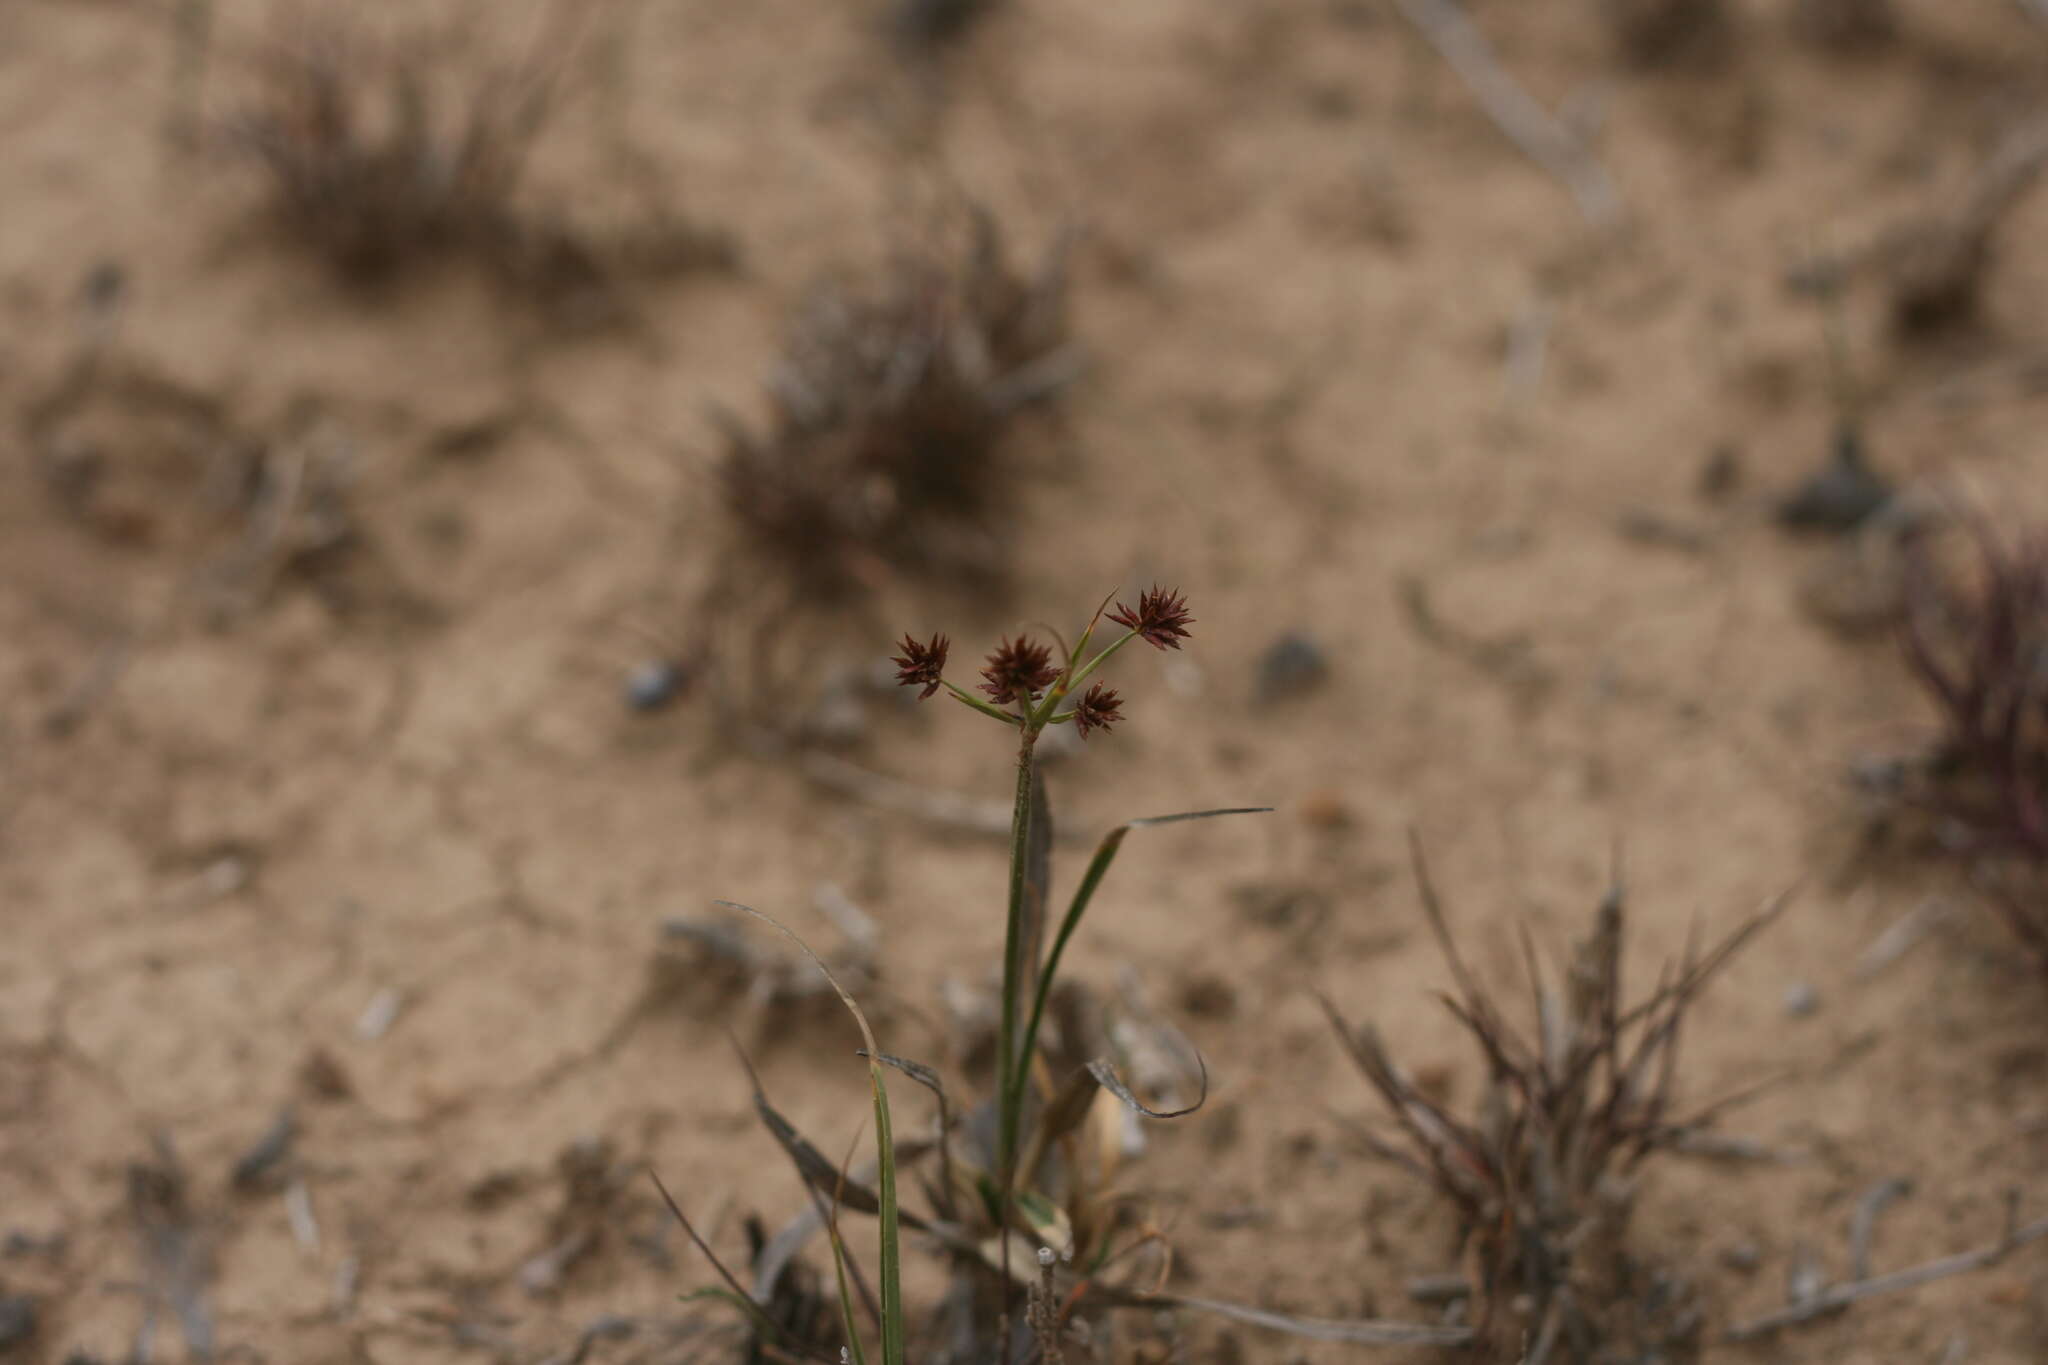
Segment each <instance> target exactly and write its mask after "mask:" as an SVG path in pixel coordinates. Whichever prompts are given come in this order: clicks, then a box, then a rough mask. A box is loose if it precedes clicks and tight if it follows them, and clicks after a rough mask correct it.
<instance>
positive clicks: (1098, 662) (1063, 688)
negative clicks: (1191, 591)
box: [1031, 630, 1138, 725]
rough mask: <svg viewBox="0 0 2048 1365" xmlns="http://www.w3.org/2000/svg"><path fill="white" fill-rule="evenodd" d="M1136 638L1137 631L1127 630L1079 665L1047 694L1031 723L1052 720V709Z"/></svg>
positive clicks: (1038, 723) (1042, 722)
mask: <svg viewBox="0 0 2048 1365" xmlns="http://www.w3.org/2000/svg"><path fill="white" fill-rule="evenodd" d="M1137 638H1138V632H1137V631H1135V630H1127V631H1125V632H1124V633H1123V634H1122V635H1119V636H1118V637H1117V638H1116V639H1114V640H1112V641H1110V642H1109V643H1108V644H1106V645H1104V646H1103V647H1102V652H1101V653H1100V654H1098V655H1096V656H1095V657H1094V658H1092V659H1090V660H1089V661H1088V662H1087V663H1085V664H1083V665H1081V667H1080V669H1079V671H1077V672H1076V673H1075V674H1074V675H1073V676H1072V677H1069V678H1064V679H1062V680H1061V681H1060V684H1059V686H1057V687H1055V688H1053V690H1052V691H1051V692H1050V693H1049V694H1047V696H1046V699H1045V704H1044V705H1043V706H1041V707H1040V708H1039V712H1038V714H1036V715H1034V716H1033V717H1032V718H1031V719H1032V722H1033V723H1034V724H1037V725H1044V724H1045V723H1046V722H1048V721H1050V720H1051V719H1052V718H1053V708H1055V707H1056V706H1058V705H1059V704H1060V703H1061V702H1062V701H1065V700H1066V699H1067V698H1068V697H1069V696H1071V695H1073V692H1074V689H1076V688H1078V687H1079V686H1080V685H1081V684H1082V683H1084V682H1086V681H1088V675H1089V674H1091V673H1093V672H1094V671H1095V670H1096V669H1098V668H1100V667H1102V666H1103V665H1104V664H1106V663H1108V662H1109V656H1110V655H1112V654H1114V653H1116V652H1117V651H1118V650H1120V649H1122V648H1123V647H1124V646H1125V645H1127V644H1129V643H1130V642H1131V641H1133V640H1135V639H1137Z"/></svg>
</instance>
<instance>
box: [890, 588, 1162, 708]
mask: <svg viewBox="0 0 2048 1365" xmlns="http://www.w3.org/2000/svg"><path fill="white" fill-rule="evenodd" d="M1107 605H1108V603H1107V601H1105V602H1104V604H1103V606H1105V607H1106V606H1107ZM1102 619H1103V616H1102V608H1101V607H1098V608H1096V618H1095V620H1093V621H1090V622H1089V624H1088V629H1087V630H1086V631H1084V632H1083V633H1082V636H1081V639H1080V643H1079V644H1078V645H1077V646H1076V647H1075V649H1076V651H1077V652H1076V653H1075V654H1070V655H1069V656H1068V658H1067V660H1066V662H1065V664H1064V665H1061V664H1056V663H1055V662H1053V655H1052V649H1051V647H1050V646H1048V645H1043V644H1040V643H1039V642H1038V641H1036V640H1033V639H1032V638H1031V637H1030V636H1028V635H1019V636H1018V637H1017V638H1015V639H1014V640H1013V639H1010V638H1009V637H1007V636H1005V637H1004V639H1003V641H1002V643H1001V644H999V645H997V646H996V648H995V650H994V651H993V652H991V653H990V654H989V656H988V658H987V660H986V661H985V662H984V663H983V664H982V667H981V677H982V681H981V684H980V688H981V691H983V692H985V693H987V694H988V698H989V700H988V702H986V703H984V702H981V701H978V700H976V699H975V698H973V697H971V696H969V695H968V694H966V693H965V692H962V691H961V690H960V689H959V688H957V687H954V686H953V685H952V684H951V683H949V682H947V681H946V655H947V651H948V650H949V649H950V647H951V642H950V641H949V640H947V639H946V637H945V636H943V635H934V636H932V637H931V639H930V640H928V641H924V642H922V643H920V642H919V641H918V639H917V637H916V636H914V635H905V636H904V637H903V640H902V642H901V643H900V644H899V645H898V646H897V648H898V649H900V650H902V653H900V654H897V655H896V656H894V657H893V658H892V659H891V660H890V662H891V663H893V664H895V665H896V681H897V682H898V683H900V684H901V685H902V686H904V687H915V688H917V689H919V691H918V699H919V700H920V701H922V700H925V699H926V698H929V697H931V696H932V695H934V694H935V693H937V692H938V690H939V689H940V688H942V687H944V688H950V689H951V690H952V691H953V693H954V695H955V696H956V697H957V698H958V699H959V700H961V701H964V702H967V703H968V704H969V705H971V706H973V707H974V708H975V709H977V710H980V711H986V712H989V713H990V714H991V715H994V716H995V717H996V718H997V719H999V720H1004V721H1007V722H1009V723H1010V724H1012V725H1021V726H1023V727H1024V728H1025V730H1026V731H1027V732H1028V734H1030V735H1034V736H1035V735H1036V734H1037V733H1038V732H1039V731H1040V730H1042V729H1044V728H1045V727H1046V726H1047V725H1048V724H1057V723H1058V722H1061V721H1066V720H1071V721H1073V722H1074V732H1075V733H1076V734H1077V735H1079V736H1080V737H1081V738H1082V739H1086V738H1088V737H1089V736H1090V735H1091V734H1095V733H1098V732H1105V731H1108V730H1109V729H1111V728H1112V727H1114V726H1115V725H1116V723H1117V722H1118V721H1119V720H1121V719H1123V705H1124V703H1123V698H1122V697H1120V696H1119V695H1117V690H1116V689H1115V688H1114V687H1110V686H1108V685H1106V684H1104V683H1102V682H1099V681H1097V682H1092V683H1090V684H1089V687H1088V690H1087V691H1086V692H1083V693H1081V694H1080V696H1078V697H1076V698H1074V699H1073V701H1072V704H1071V705H1070V706H1069V707H1068V708H1067V709H1066V710H1064V711H1062V710H1060V709H1059V703H1060V702H1061V701H1062V700H1064V699H1066V698H1067V697H1068V693H1069V690H1070V689H1077V688H1079V687H1080V685H1081V684H1082V683H1083V682H1086V681H1087V680H1088V677H1089V675H1090V674H1092V673H1093V672H1094V671H1095V669H1096V668H1097V667H1098V666H1099V665H1100V664H1101V663H1102V662H1103V661H1104V660H1106V659H1107V658H1108V657H1109V656H1110V655H1111V654H1114V653H1115V652H1116V651H1117V650H1118V649H1120V648H1122V647H1123V646H1124V645H1126V644H1128V643H1130V642H1131V641H1132V640H1144V641H1146V642H1147V643H1149V644H1151V645H1152V646H1153V647H1154V648H1155V649H1179V648H1180V642H1181V641H1182V640H1185V639H1187V638H1189V636H1190V634H1191V632H1190V631H1189V630H1188V627H1189V626H1190V625H1192V624H1193V623H1194V619H1195V618H1194V617H1193V616H1191V615H1189V614H1188V604H1187V599H1186V598H1185V597H1182V596H1181V595H1180V593H1178V592H1175V591H1170V590H1168V589H1165V588H1161V587H1159V586H1158V585H1156V584H1155V585H1153V586H1152V587H1151V588H1149V589H1147V590H1146V591H1145V592H1143V593H1140V594H1139V595H1138V605H1137V606H1136V607H1135V608H1133V607H1129V606H1126V605H1124V604H1123V603H1122V602H1119V603H1117V604H1116V610H1115V611H1113V612H1111V613H1109V616H1108V620H1109V621H1111V622H1112V623H1113V624H1115V625H1119V626H1122V627H1123V628H1124V632H1125V633H1124V634H1123V635H1121V636H1119V637H1118V638H1117V639H1116V640H1114V641H1112V642H1110V643H1109V644H1108V645H1105V646H1102V648H1101V652H1100V653H1099V654H1098V655H1096V656H1095V658H1094V659H1092V660H1085V661H1084V659H1083V658H1081V657H1079V656H1080V655H1083V654H1085V653H1086V652H1087V646H1088V644H1089V642H1090V641H1091V640H1093V638H1094V635H1095V630H1096V627H1097V626H1098V625H1099V624H1100V622H1101V621H1102ZM1048 697H1051V698H1053V701H1052V702H1051V703H1050V704H1047V705H1043V706H1041V705H1040V703H1044V702H1046V699H1047V698H1048ZM997 707H1015V708H1017V709H1016V710H1015V711H1010V712H1005V711H998V710H996V709H995V708H997ZM1034 708H1035V709H1034Z"/></svg>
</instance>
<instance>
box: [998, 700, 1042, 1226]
mask: <svg viewBox="0 0 2048 1365" xmlns="http://www.w3.org/2000/svg"><path fill="white" fill-rule="evenodd" d="M1037 742H1038V730H1037V729H1036V728H1035V727H1033V726H1031V725H1028V724H1027V725H1025V726H1024V737H1023V742H1022V743H1021V744H1019V745H1018V748H1017V804H1016V808H1015V809H1014V811H1013V812H1012V813H1011V816H1010V908H1009V916H1008V919H1007V920H1006V922H1005V924H1004V927H1003V1010H1002V1017H1001V1019H1000V1020H998V1022H997V1038H996V1095H997V1100H998V1103H997V1113H996V1132H997V1143H996V1173H997V1177H998V1188H999V1189H1000V1190H1001V1192H1002V1193H1001V1203H1002V1207H1001V1208H1000V1209H999V1210H998V1214H999V1215H1000V1217H1001V1219H1002V1226H1003V1227H1005V1228H1007V1227H1008V1226H1009V1215H1010V1197H1011V1193H1012V1189H1011V1186H1012V1184H1013V1183H1014V1180H1015V1174H1016V1172H1015V1170H1014V1166H1015V1163H1016V1160H1017V1127H1018V1121H1019V1114H1018V1109H1019V1108H1020V1106H1021V1102H1022V1099H1023V1093H1024V1087H1023V1085H1022V1084H1021V1083H1020V1081H1021V1076H1022V1074H1023V1073H1022V1071H1021V1067H1022V1066H1023V1065H1024V1064H1025V1062H1026V1060H1027V1059H1024V1058H1020V1057H1019V1056H1018V1055H1017V1016H1018V1014H1019V1012H1020V1011H1019V1008H1018V1005H1019V997H1020V995H1021V994H1022V993H1023V990H1024V988H1025V987H1024V981H1023V975H1024V961H1023V957H1024V896H1025V880H1026V875H1027V868H1028V864H1029V862H1030V853H1029V846H1030V839H1031V759H1032V748H1033V746H1034V745H1036V744H1037Z"/></svg>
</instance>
